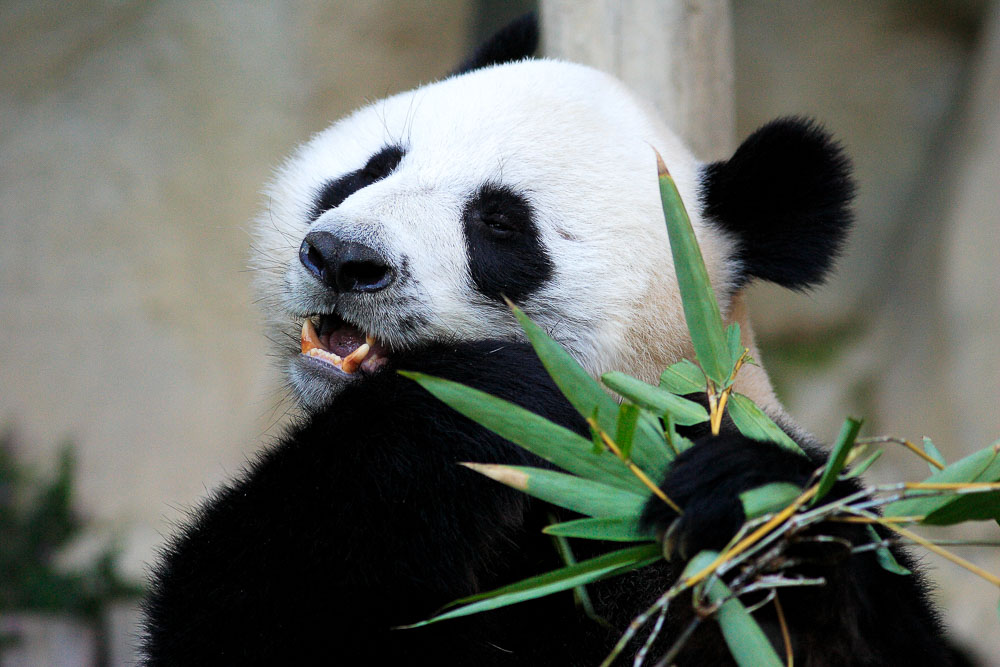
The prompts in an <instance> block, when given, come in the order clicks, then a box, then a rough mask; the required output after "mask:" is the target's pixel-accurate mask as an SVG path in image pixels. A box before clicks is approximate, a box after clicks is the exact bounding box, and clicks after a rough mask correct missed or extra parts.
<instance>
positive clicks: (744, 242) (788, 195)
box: [701, 118, 854, 289]
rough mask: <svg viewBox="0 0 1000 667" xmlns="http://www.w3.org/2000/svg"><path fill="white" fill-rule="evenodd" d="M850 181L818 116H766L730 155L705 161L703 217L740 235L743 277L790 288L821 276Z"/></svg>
mask: <svg viewBox="0 0 1000 667" xmlns="http://www.w3.org/2000/svg"><path fill="white" fill-rule="evenodd" d="M853 198H854V181H853V179H852V177H851V165H850V161H849V160H848V158H847V156H846V155H845V154H844V151H843V149H842V148H841V147H840V145H839V144H837V143H836V142H835V141H834V140H833V139H832V138H831V137H830V135H829V134H827V133H826V132H825V131H824V130H823V129H822V128H820V127H819V126H818V125H817V124H816V123H814V122H812V121H810V120H806V119H802V118H779V119H777V120H774V121H771V122H770V123H768V124H767V125H765V126H763V127H762V128H760V129H759V130H757V131H756V132H754V133H753V134H751V135H750V136H749V137H748V138H747V139H746V141H744V142H743V143H742V144H740V147H739V148H737V149H736V153H734V154H733V157H732V158H730V159H729V160H728V161H725V162H715V163H712V164H709V165H707V166H706V167H705V171H704V180H703V182H702V190H701V204H702V206H703V208H704V213H705V215H706V217H707V218H708V219H709V220H711V221H712V222H714V223H716V224H718V225H719V226H721V227H722V228H723V229H724V230H726V231H727V232H729V233H730V234H732V235H734V236H735V237H736V238H737V239H738V240H739V246H740V247H739V251H738V257H737V259H738V260H739V261H740V263H741V264H742V266H743V270H744V271H745V274H744V276H743V282H744V283H745V282H749V281H750V279H751V278H753V277H757V278H763V279H764V280H770V281H772V282H775V283H778V284H779V285H783V286H784V287H788V288H791V289H805V288H807V287H811V286H813V285H817V284H819V283H821V282H823V280H824V278H825V277H826V274H827V271H828V270H829V269H830V267H831V266H832V265H833V262H834V260H835V259H836V258H837V256H838V255H839V254H840V250H841V248H842V247H843V245H844V241H845V239H846V236H847V232H848V231H849V230H850V227H851V224H852V222H853V214H852V211H851V201H852V199H853Z"/></svg>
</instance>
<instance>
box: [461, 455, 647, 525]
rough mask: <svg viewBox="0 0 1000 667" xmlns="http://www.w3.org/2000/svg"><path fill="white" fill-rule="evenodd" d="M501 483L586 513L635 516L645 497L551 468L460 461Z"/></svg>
mask: <svg viewBox="0 0 1000 667" xmlns="http://www.w3.org/2000/svg"><path fill="white" fill-rule="evenodd" d="M461 465H463V466H465V467H466V468H470V469H472V470H475V471H476V472H478V473H481V474H483V475H486V476H487V477H489V478H490V479H494V480H496V481H498V482H500V483H501V484H506V485H507V486H509V487H511V488H514V489H517V490H518V491H524V492H525V493H527V494H529V495H532V496H534V497H536V498H540V499H542V500H544V501H545V502H548V503H552V504H553V505H558V506H559V507H565V508H566V509H568V510H572V511H574V512H579V513H580V514H585V515H587V516H596V517H620V516H639V515H640V514H642V508H643V506H644V505H645V504H646V500H647V496H646V495H640V494H638V493H632V492H630V491H625V490H624V489H620V488H618V487H615V486H609V485H607V484H602V483H601V482H593V481H591V480H589V479H584V478H582V477H576V476H575V475H567V474H566V473H563V472H556V471H554V470H544V469H542V468H531V467H528V466H508V465H499V464H495V463H462V464H461Z"/></svg>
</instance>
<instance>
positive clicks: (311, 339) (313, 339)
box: [302, 317, 336, 356]
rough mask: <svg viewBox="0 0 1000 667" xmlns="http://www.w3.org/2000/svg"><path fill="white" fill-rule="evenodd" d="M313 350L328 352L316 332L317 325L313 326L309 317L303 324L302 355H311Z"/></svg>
mask: <svg viewBox="0 0 1000 667" xmlns="http://www.w3.org/2000/svg"><path fill="white" fill-rule="evenodd" d="M313 350H323V351H324V352H325V351H326V350H324V349H323V343H322V342H321V341H320V339H319V333H318V332H317V331H316V325H315V324H313V321H312V320H311V319H310V318H308V317H307V318H306V319H305V320H304V321H303V322H302V354H309V353H310V352H312V351H313ZM312 356H315V355H312ZM334 356H336V355H334Z"/></svg>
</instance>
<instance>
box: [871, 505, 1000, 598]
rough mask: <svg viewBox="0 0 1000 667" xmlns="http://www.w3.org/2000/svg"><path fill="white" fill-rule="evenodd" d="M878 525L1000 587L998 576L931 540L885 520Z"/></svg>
mask: <svg viewBox="0 0 1000 667" xmlns="http://www.w3.org/2000/svg"><path fill="white" fill-rule="evenodd" d="M878 523H880V524H881V525H883V526H885V527H886V528H888V529H889V530H891V531H893V532H895V533H899V534H900V535H902V536H903V537H906V538H908V539H910V540H912V541H914V542H916V543H917V544H919V545H920V546H922V547H924V548H925V549H927V550H928V551H933V552H934V553H936V554H937V555H939V556H941V557H942V558H946V559H948V560H950V561H951V562H952V563H955V565H958V566H960V567H964V568H965V569H966V570H968V571H969V572H972V573H973V574H975V575H978V576H980V577H982V578H983V579H985V580H986V581H988V582H990V583H991V584H993V585H994V586H997V587H1000V577H997V576H996V575H993V574H990V573H989V572H987V571H986V570H984V569H983V568H981V567H979V566H978V565H976V564H975V563H971V562H969V561H967V560H965V559H964V558H962V557H961V556H958V555H956V554H953V553H951V552H950V551H948V550H947V549H942V548H941V547H939V546H938V545H936V544H934V543H933V542H931V541H930V540H927V539H925V538H923V537H921V536H920V535H917V534H916V533H914V532H913V531H910V530H906V529H905V528H900V527H899V526H895V525H893V524H892V523H891V522H888V521H885V520H880V521H879V522H878Z"/></svg>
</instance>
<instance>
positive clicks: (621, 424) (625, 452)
mask: <svg viewBox="0 0 1000 667" xmlns="http://www.w3.org/2000/svg"><path fill="white" fill-rule="evenodd" d="M638 422H639V406H638V405H635V404H634V403H622V405H621V407H620V408H618V423H617V424H616V425H615V442H616V443H618V447H619V449H621V452H622V457H624V459H625V460H626V461H628V460H629V459H630V457H631V455H632V438H633V437H634V436H635V427H636V424H637V423H638Z"/></svg>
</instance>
